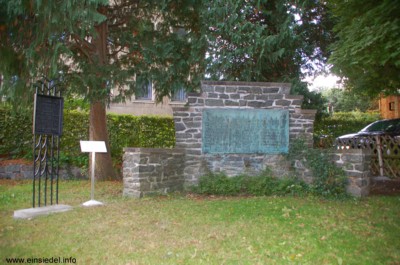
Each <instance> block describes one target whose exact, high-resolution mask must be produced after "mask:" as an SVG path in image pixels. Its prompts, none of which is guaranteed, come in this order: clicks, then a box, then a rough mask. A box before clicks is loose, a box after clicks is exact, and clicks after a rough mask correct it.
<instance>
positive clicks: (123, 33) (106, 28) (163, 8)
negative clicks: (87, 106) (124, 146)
mask: <svg viewBox="0 0 400 265" xmlns="http://www.w3.org/2000/svg"><path fill="white" fill-rule="evenodd" d="M0 3H1V11H0V12H1V13H2V14H5V15H4V16H2V20H1V21H0V25H1V27H0V29H1V32H0V34H1V35H0V36H1V47H0V55H1V58H2V60H1V63H0V67H1V68H0V72H1V73H2V74H3V75H4V79H5V84H7V85H6V86H4V87H3V93H5V94H8V95H11V97H10V98H14V97H13V96H12V95H13V93H14V92H16V91H17V90H18V89H17V88H18V87H19V90H20V92H23V93H20V95H19V96H22V95H23V94H25V95H27V94H29V93H26V91H27V88H29V87H30V83H31V82H34V81H35V80H36V79H37V78H39V77H40V76H41V75H46V76H49V77H56V76H60V75H62V79H63V81H64V82H65V84H68V90H67V91H65V92H66V93H71V94H78V95H84V96H85V97H86V98H87V99H88V100H90V101H92V102H94V101H106V100H107V99H108V96H109V94H110V88H111V86H115V87H117V88H119V89H120V92H121V93H120V94H119V97H118V98H117V99H119V100H124V98H125V97H126V96H131V95H132V94H133V93H134V92H135V87H136V82H134V77H135V76H136V77H138V79H139V80H144V79H146V80H152V81H153V82H154V83H155V86H154V87H155V89H156V90H157V96H158V99H161V98H162V97H163V96H165V95H169V94H170V93H171V91H173V90H177V89H179V88H181V87H185V88H188V89H193V87H195V86H198V84H199V80H200V79H201V77H199V73H201V72H202V66H201V65H200V63H199V62H201V61H199V60H198V58H199V57H200V58H201V57H202V54H200V52H202V49H203V48H202V47H201V45H203V44H204V42H201V41H199V37H200V35H199V30H198V27H199V26H198V25H197V24H196V23H198V21H199V20H198V16H199V15H198V13H197V12H198V10H199V9H198V8H196V5H198V3H197V1H190V0H176V1H169V0H165V1H155V0H154V1H151V0H150V1H140V0H129V1H123V0H112V1H108V0H91V1H77V0H63V1H45V0H33V1H8V0H0ZM19 100H20V98H19Z"/></svg>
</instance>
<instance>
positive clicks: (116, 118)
mask: <svg viewBox="0 0 400 265" xmlns="http://www.w3.org/2000/svg"><path fill="white" fill-rule="evenodd" d="M88 115H89V114H88V113H87V112H79V111H64V123H63V135H62V137H61V152H60V159H61V161H62V162H63V163H67V164H74V165H77V166H82V165H84V164H86V161H87V154H86V155H85V154H82V152H81V150H80V145H79V141H80V140H87V139H88V138H89V116H88ZM107 127H108V133H109V138H110V149H111V156H112V157H113V159H114V161H116V162H117V163H118V162H120V161H121V160H122V150H123V148H124V147H154V148H171V147H174V145H175V128H174V121H173V119H172V117H160V116H132V115H115V114H107ZM32 145H33V144H32V111H31V110H27V111H24V112H14V111H13V110H11V109H10V108H8V107H4V106H0V154H2V155H7V156H11V157H15V158H20V157H30V156H32Z"/></svg>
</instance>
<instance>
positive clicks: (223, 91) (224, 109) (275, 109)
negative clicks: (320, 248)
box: [173, 81, 315, 185]
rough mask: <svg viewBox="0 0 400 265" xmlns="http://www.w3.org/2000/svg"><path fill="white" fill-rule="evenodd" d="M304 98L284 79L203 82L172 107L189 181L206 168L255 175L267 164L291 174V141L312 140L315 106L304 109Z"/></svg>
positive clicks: (192, 180)
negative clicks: (287, 155) (183, 102)
mask: <svg viewBox="0 0 400 265" xmlns="http://www.w3.org/2000/svg"><path fill="white" fill-rule="evenodd" d="M302 101H303V96H294V95H290V84H286V83H247V82H209V81H205V82H203V83H202V92H201V93H195V94H189V95H188V103H187V106H185V107H176V108H173V115H174V121H175V129H176V147H177V148H182V149H184V150H185V169H184V177H185V183H186V185H192V184H195V183H197V181H198V178H199V177H200V176H201V175H204V174H206V173H208V172H224V173H226V174H227V175H229V176H233V175H238V174H242V173H245V174H250V175H251V174H257V173H259V172H260V171H263V170H265V169H266V168H267V167H268V168H270V169H272V170H273V172H274V173H275V174H276V175H278V176H281V175H287V174H288V172H289V168H290V162H288V161H286V159H285V158H284V156H283V155H284V154H285V153H287V152H288V148H289V145H290V141H292V140H294V139H296V138H299V137H301V138H303V139H306V141H307V143H308V144H309V145H310V146H311V145H312V133H313V124H314V116H315V111H314V110H302V109H301V104H302Z"/></svg>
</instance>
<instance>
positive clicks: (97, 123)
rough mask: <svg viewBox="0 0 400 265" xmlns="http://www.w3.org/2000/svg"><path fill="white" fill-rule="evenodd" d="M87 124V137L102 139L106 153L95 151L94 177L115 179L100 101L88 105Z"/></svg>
mask: <svg viewBox="0 0 400 265" xmlns="http://www.w3.org/2000/svg"><path fill="white" fill-rule="evenodd" d="M89 124H90V127H89V139H90V140H92V141H104V142H105V143H106V147H107V153H96V165H95V172H96V173H95V175H96V178H97V179H99V180H110V179H115V178H116V177H117V176H116V174H115V171H114V168H113V164H112V159H111V150H110V144H109V141H108V132H107V120H106V109H105V106H104V104H103V103H102V102H94V103H92V104H91V105H90V115H89ZM90 161H91V160H90ZM89 168H91V167H89Z"/></svg>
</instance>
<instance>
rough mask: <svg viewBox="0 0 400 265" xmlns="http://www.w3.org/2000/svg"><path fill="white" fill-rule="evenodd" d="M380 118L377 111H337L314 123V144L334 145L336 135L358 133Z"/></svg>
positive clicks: (322, 145) (321, 145) (320, 145)
mask: <svg viewBox="0 0 400 265" xmlns="http://www.w3.org/2000/svg"><path fill="white" fill-rule="evenodd" d="M377 120H380V114H379V113H377V112H371V113H363V112H359V111H352V112H337V113H334V114H333V115H332V116H329V117H325V118H322V119H320V120H316V121H315V123H314V144H315V145H316V146H318V147H330V146H332V144H333V142H334V140H335V139H336V137H338V136H341V135H344V134H349V133H356V132H358V131H360V130H361V129H362V128H364V127H365V126H367V125H368V124H370V123H372V122H374V121H377Z"/></svg>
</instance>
